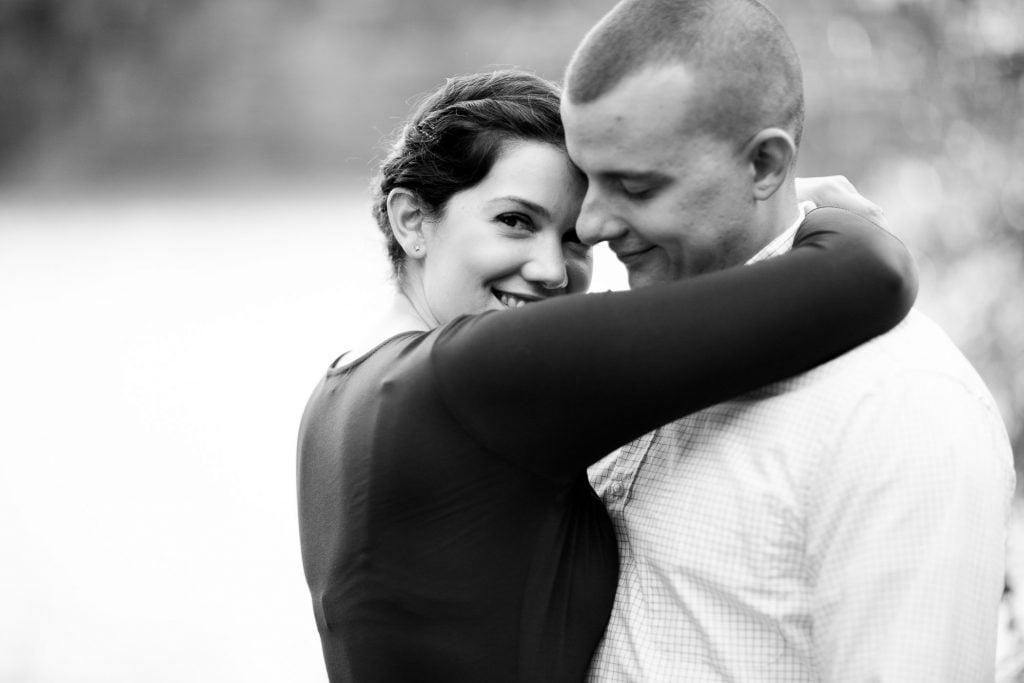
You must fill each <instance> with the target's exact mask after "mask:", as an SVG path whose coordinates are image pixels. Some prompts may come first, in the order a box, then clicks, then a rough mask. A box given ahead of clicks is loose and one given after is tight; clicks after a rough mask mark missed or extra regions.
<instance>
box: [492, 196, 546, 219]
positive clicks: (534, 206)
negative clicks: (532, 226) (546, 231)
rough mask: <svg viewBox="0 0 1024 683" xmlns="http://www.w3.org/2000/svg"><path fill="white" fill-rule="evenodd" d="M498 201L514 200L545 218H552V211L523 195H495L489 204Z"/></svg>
mask: <svg viewBox="0 0 1024 683" xmlns="http://www.w3.org/2000/svg"><path fill="white" fill-rule="evenodd" d="M497 202H512V203H514V204H519V205H521V206H523V207H525V208H526V209H529V210H530V211H532V212H533V213H535V214H537V215H538V216H540V217H541V218H544V219H550V218H551V212H549V211H548V210H547V209H545V208H544V207H543V206H541V205H540V204H538V203H536V202H531V201H530V200H529V199H524V198H522V197H517V196H516V195H514V194H510V195H505V196H504V197H495V198H494V199H492V200H491V201H489V202H488V204H495V203H497Z"/></svg>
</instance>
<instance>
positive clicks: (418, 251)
mask: <svg viewBox="0 0 1024 683" xmlns="http://www.w3.org/2000/svg"><path fill="white" fill-rule="evenodd" d="M421 248H422V247H420V245H418V244H417V245H416V246H415V247H413V248H412V250H413V251H415V252H416V253H417V254H418V253H420V249H421Z"/></svg>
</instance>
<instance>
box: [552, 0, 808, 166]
mask: <svg viewBox="0 0 1024 683" xmlns="http://www.w3.org/2000/svg"><path fill="white" fill-rule="evenodd" d="M674 63H682V64H686V65H687V66H688V67H691V68H692V69H693V71H694V73H695V74H697V78H699V79H700V83H701V85H700V87H701V89H702V90H703V91H704V92H705V93H706V94H705V96H704V97H703V98H702V99H703V101H704V102H707V103H708V105H707V106H705V107H704V108H703V109H704V111H703V116H702V117H701V119H700V120H699V122H698V123H699V124H700V125H701V126H702V127H705V129H706V130H709V131H711V132H714V133H716V134H717V135H718V136H719V137H720V138H722V139H726V140H730V141H736V142H737V143H739V144H744V143H746V142H747V140H749V138H750V137H751V136H753V135H755V134H756V133H757V132H758V131H759V130H762V129H764V128H766V127H779V128H782V129H784V130H787V131H789V133H790V134H791V135H792V136H793V140H794V142H796V144H797V145H798V146H799V144H800V137H801V134H802V132H803V118H804V97H803V77H802V75H801V72H800V60H799V58H798V56H797V53H796V48H795V47H794V46H793V43H792V41H790V39H789V36H788V35H787V34H786V31H785V29H784V28H783V27H782V24H781V23H780V22H779V20H778V18H777V17H776V16H775V15H774V14H773V13H772V12H771V10H769V9H768V8H767V7H765V6H764V5H762V4H761V3H760V2H757V0H622V1H621V2H619V4H618V5H616V6H615V7H614V8H613V9H612V10H611V11H610V12H609V13H608V14H607V15H605V17H604V18H603V19H602V20H601V21H600V22H598V24H597V25H596V26H595V27H594V28H593V29H591V31H590V33H588V34H587V36H586V37H585V38H584V39H583V42H582V43H581V44H580V46H579V47H578V48H577V50H576V53H575V54H574V55H573V57H572V61H571V62H570V63H569V67H568V69H567V71H566V79H565V80H566V92H565V97H566V98H568V100H569V101H570V102H573V103H577V104H586V103H588V102H592V101H594V100H596V99H598V98H599V97H601V96H602V95H604V94H606V93H608V92H609V91H611V90H612V88H614V87H615V86H616V85H618V84H619V83H620V82H621V81H622V80H623V79H625V78H627V77H628V76H631V75H633V74H635V73H637V72H638V71H640V70H642V69H643V68H645V67H647V66H663V65H668V64H674Z"/></svg>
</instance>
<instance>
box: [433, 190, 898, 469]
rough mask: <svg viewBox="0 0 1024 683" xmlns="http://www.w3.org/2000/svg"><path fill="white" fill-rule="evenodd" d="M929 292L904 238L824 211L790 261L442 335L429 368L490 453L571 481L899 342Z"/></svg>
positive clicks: (471, 319) (525, 311)
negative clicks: (667, 435)
mask: <svg viewBox="0 0 1024 683" xmlns="http://www.w3.org/2000/svg"><path fill="white" fill-rule="evenodd" d="M916 286H917V279H916V272H915V269H914V266H913V263H912V260H911V259H910V256H909V254H908V253H907V251H906V249H905V248H904V247H903V246H902V244H900V243H899V241H898V240H896V239H895V238H894V237H892V236H891V235H889V234H888V233H887V232H885V231H884V230H882V229H881V228H879V227H877V226H875V225H873V224H871V223H870V222H868V221H867V220H865V219H863V218H861V217H860V216H857V215H855V214H852V213H849V212H847V211H843V210H841V209H818V210H816V211H813V212H811V213H810V214H809V215H808V218H807V220H806V221H805V222H804V224H803V226H802V227H801V229H800V231H799V232H798V234H797V239H796V242H795V244H794V249H793V250H792V251H791V252H790V253H788V254H786V255H784V256H780V257H778V258H775V259H770V260H768V261H765V262H763V263H757V264H753V265H750V266H743V267H737V268H731V269H727V270H725V271H721V272H717V273H711V274H707V275H701V276H698V277H693V278H690V279H687V280H684V281H680V282H676V283H672V284H668V285H658V286H652V287H647V288H643V289H639V290H634V291H630V292H606V293H603V294H589V295H585V296H571V297H562V298H558V299H553V300H550V301H545V302H540V303H537V304H532V305H529V306H526V307H524V308H522V309H518V310H513V311H502V312H493V313H485V314H482V315H476V316H467V317H463V318H460V319H457V320H456V321H453V322H452V323H450V324H449V325H447V326H445V327H444V328H442V329H441V330H440V331H439V333H438V337H437V338H436V340H435V343H434V347H433V350H432V353H431V361H432V366H433V369H434V373H435V375H436V378H437V381H438V385H439V386H440V388H441V393H442V396H443V397H444V399H445V401H446V403H447V405H448V408H449V409H450V410H451V411H452V413H453V414H454V416H455V418H456V419H457V420H458V421H459V422H460V423H461V424H462V425H463V427H464V428H465V429H466V430H467V431H468V432H469V433H470V434H471V435H472V436H473V437H474V438H475V439H476V440H478V441H479V442H480V443H481V444H482V445H483V446H484V447H485V448H487V449H488V450H490V451H492V452H495V453H498V454H501V455H503V456H505V457H508V458H510V459H513V460H514V461H517V462H519V463H520V464H521V465H523V466H525V467H527V468H529V469H531V470H533V471H534V472H536V473H538V474H541V475H546V476H551V477H558V478H564V477H569V476H572V475H574V474H578V473H579V472H580V471H581V470H582V469H583V468H584V467H586V466H588V465H590V464H591V463H593V462H595V461H596V460H598V459H599V458H601V457H602V456H603V455H605V454H606V453H607V452H608V451H610V450H613V449H614V448H617V447H618V446H620V445H622V444H624V443H627V442H628V441H630V440H632V439H634V438H636V437H638V436H640V435H642V434H644V433H645V432H647V431H650V430H651V429H653V428H655V427H657V426H659V425H661V424H664V423H667V422H670V421H671V420H674V419H676V418H678V417H681V416H682V415H686V414H689V413H691V412H695V411H697V410H700V409H702V408H705V407H707V406H709V405H713V404H715V403H718V402H720V401H723V400H725V399H728V398H732V397H734V396H737V395H740V394H742V393H745V392H747V391H750V390H752V389H754V388H756V387H758V386H761V385H764V384H768V383H770V382H774V381H778V380H781V379H784V378H786V377H789V376H792V375H794V374H797V373H799V372H803V371H806V370H808V369H810V368H812V367H814V366H816V365H818V364H820V363H823V362H825V361H828V360H830V359H832V358H834V357H836V356H837V355H839V354H841V353H843V352H845V351H847V350H849V349H850V348H852V347H854V346H856V345H857V344H859V343H861V342H864V341H866V340H867V339H870V338H871V337H874V336H875V335H878V334H880V333H882V332H884V331H887V330H889V329H890V328H892V327H893V326H894V325H895V324H896V323H898V322H899V321H900V320H901V319H902V318H903V317H904V316H905V315H906V313H907V311H908V310H909V309H910V306H911V305H912V303H913V300H914V297H915V295H916Z"/></svg>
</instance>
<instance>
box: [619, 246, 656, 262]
mask: <svg viewBox="0 0 1024 683" xmlns="http://www.w3.org/2000/svg"><path fill="white" fill-rule="evenodd" d="M653 250H654V245H651V246H645V247H632V248H630V247H625V248H619V249H616V248H615V247H612V251H613V252H615V256H616V258H618V259H619V261H621V262H622V263H624V264H626V265H627V266H628V265H630V264H631V263H636V262H637V261H640V260H643V258H644V257H645V256H647V254H649V253H650V252H652V251H653Z"/></svg>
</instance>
